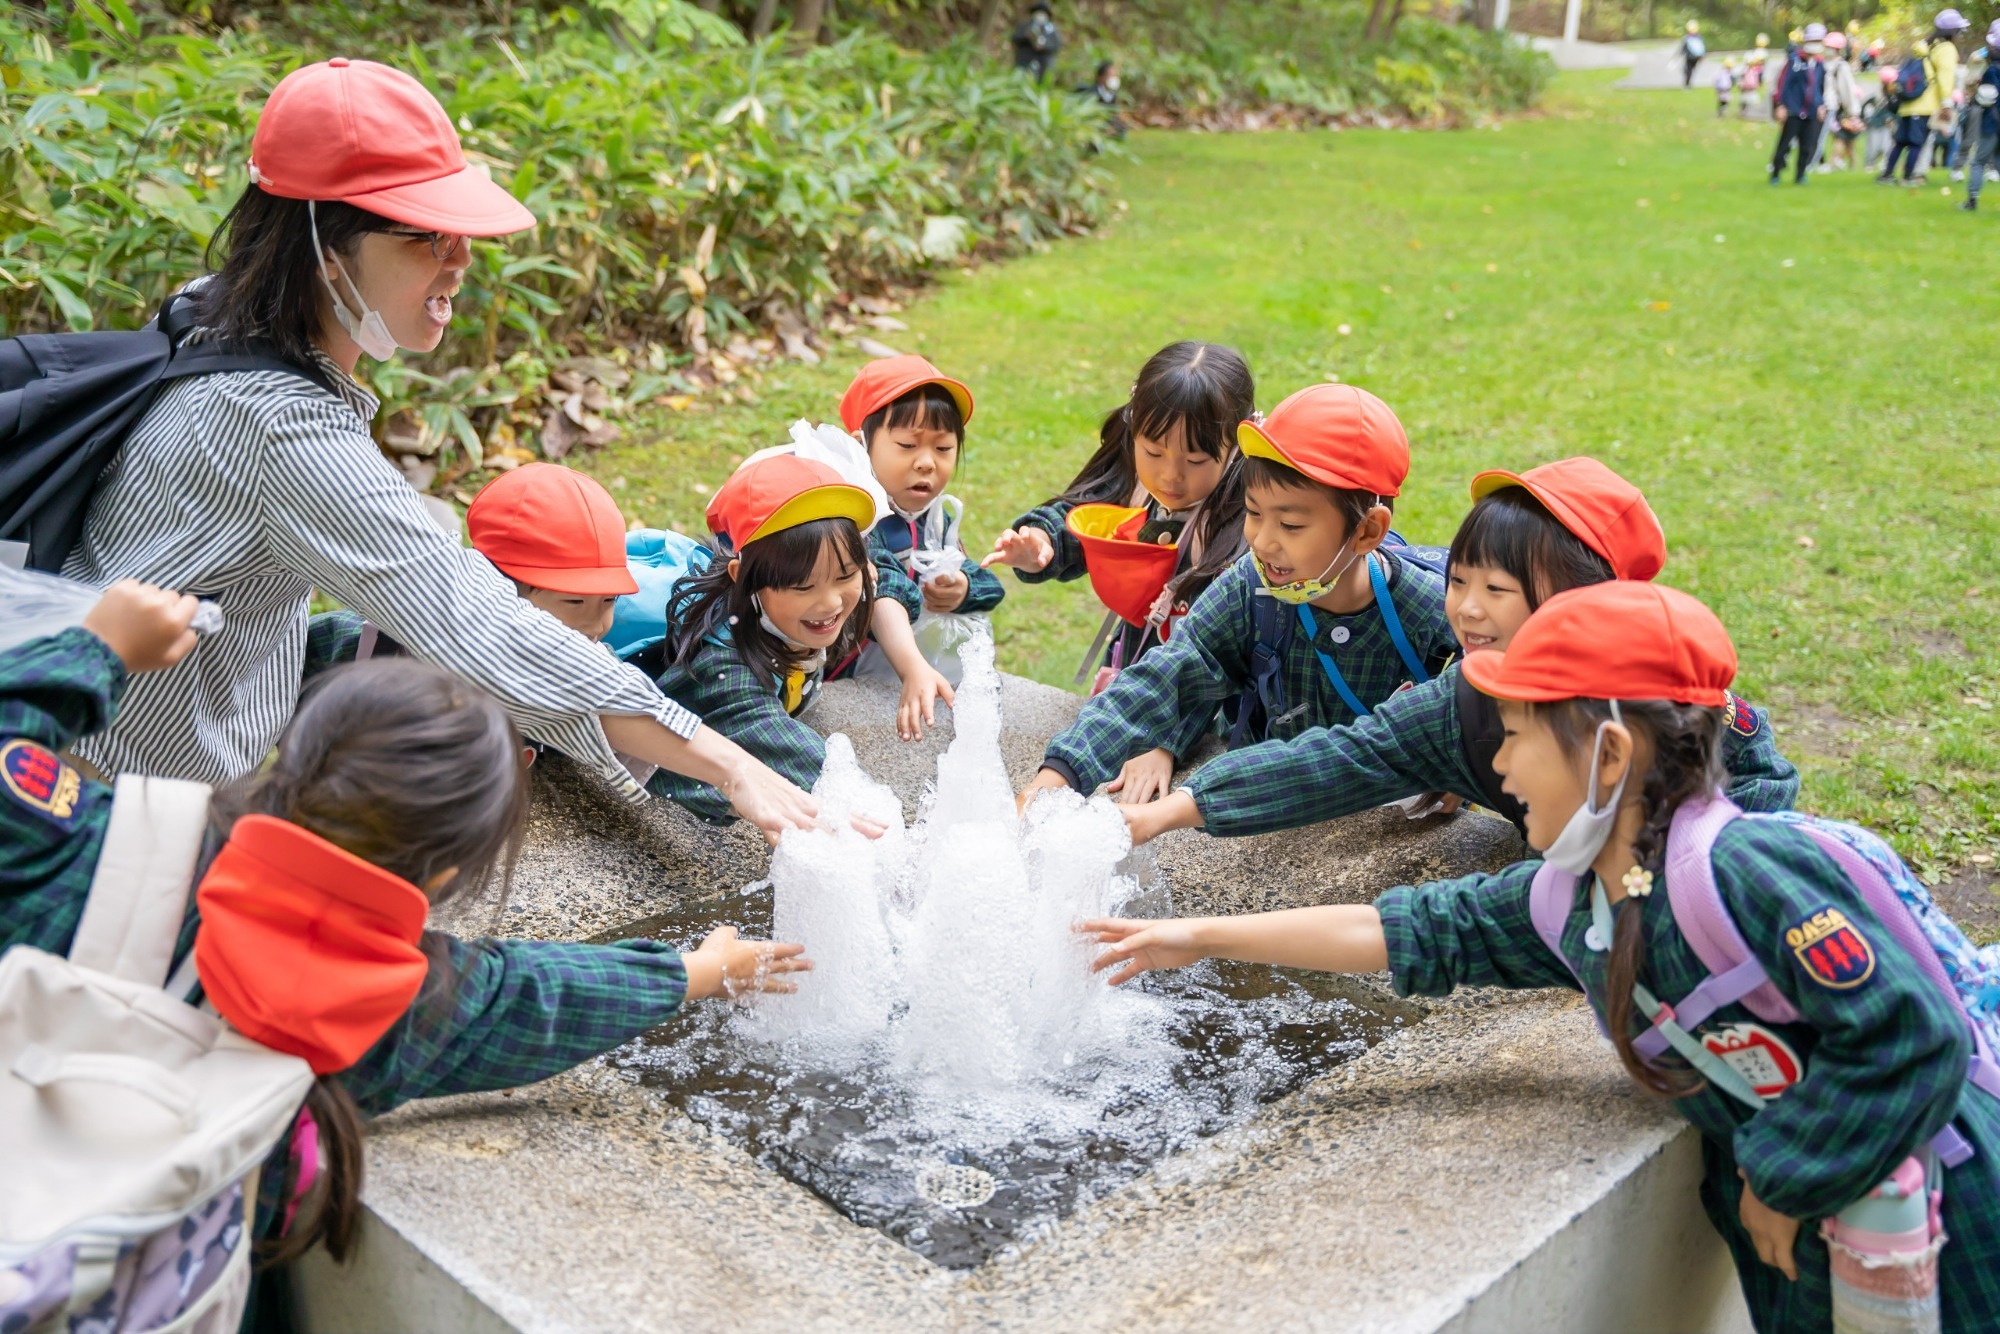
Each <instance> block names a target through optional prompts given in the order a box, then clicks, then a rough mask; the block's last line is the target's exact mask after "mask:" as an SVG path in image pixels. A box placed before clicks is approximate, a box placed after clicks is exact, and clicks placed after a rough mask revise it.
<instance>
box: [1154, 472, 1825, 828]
mask: <svg viewBox="0 0 2000 1334" xmlns="http://www.w3.org/2000/svg"><path fill="white" fill-rule="evenodd" d="M1472 498H1473V506H1472V511H1471V512H1470V513H1469V514H1467V515H1466V516H1465V522H1463V523H1462V524H1460V525H1459V528H1458V534H1457V536H1456V537H1454V538H1453V539H1452V543H1451V552H1450V558H1449V565H1448V567H1447V573H1446V578H1445V599H1444V605H1445V615H1446V617H1447V618H1449V620H1450V621H1451V628H1452V632H1453V633H1454V634H1455V635H1457V637H1458V642H1459V645H1460V647H1461V648H1463V649H1464V650H1465V651H1466V652H1474V651H1477V650H1480V649H1505V648H1506V647H1507V645H1508V644H1509V643H1510V642H1511V641H1512V640H1513V637H1514V634H1515V632H1516V631H1517V630H1519V629H1520V627H1521V624H1522V622H1524V621H1526V620H1527V619H1528V616H1529V614H1530V613H1532V612H1533V611H1534V610H1535V608H1537V607H1539V606H1541V605H1542V604H1543V603H1544V602H1546V601H1548V600H1549V599H1550V598H1552V597H1554V596H1555V595H1556V594H1558V593H1563V592H1567V591H1568V590H1570V589H1572V588H1581V587H1583V586H1585V585H1588V584H1595V583H1602V582H1604V581H1606V580H1609V579H1636V580H1641V581H1643V580H1648V579H1651V578H1652V577H1653V576H1654V575H1656V574H1658V573H1659V571H1660V567H1661V566H1662V565H1664V564H1665V563H1666V558H1667V546H1666V536H1665V534H1664V533H1663V532H1661V530H1660V521H1659V519H1658V518H1657V517H1655V515H1654V514H1653V509H1652V506H1650V505H1648V504H1647V503H1646V498H1645V496H1643V495H1641V494H1640V492H1639V488H1638V487H1636V486H1633V485H1632V484H1631V483H1630V482H1628V481H1626V480H1625V479H1624V478H1623V477H1620V476H1619V475H1618V474H1617V473H1615V472H1613V471H1611V469H1609V468H1607V467H1605V466H1604V465H1603V464H1602V463H1599V462H1598V461H1597V460H1596V459H1588V458H1574V459H1563V460H1562V461H1560V462H1557V463H1545V464H1542V465H1541V466H1540V467H1537V468H1530V469H1528V470H1527V471H1526V472H1522V473H1512V472H1507V471H1504V470H1499V469H1496V470H1493V471H1490V472H1482V473H1480V474H1479V475H1478V476H1477V477H1474V478H1473V479H1472ZM1725 713H1726V715H1727V718H1728V724H1729V725H1728V727H1727V728H1726V729H1725V730H1724V732H1723V735H1722V759H1723V764H1724V767H1725V768H1726V769H1727V770H1728V771H1729V789H1728V790H1729V796H1730V799H1731V800H1732V801H1734V802H1736V803H1737V804H1738V805H1739V806H1741V807H1743V809H1745V810H1751V811H1781V810H1788V809H1790V807H1791V804H1792V801H1793V800H1794V799H1795V798H1796V797H1797V796H1798V791H1799V775H1798V770H1796V769H1794V768H1793V767H1792V765H1791V764H1790V763H1789V762H1788V761H1787V760H1786V759H1785V757H1784V756H1782V755H1780V754H1779V753H1778V748H1777V742H1776V739H1775V737H1774V735H1773V733H1772V729H1771V726H1770V724H1769V722H1767V721H1766V719H1765V716H1764V713H1763V711H1762V710H1761V709H1756V708H1753V707H1751V706H1750V705H1749V704H1747V703H1745V702H1744V701H1743V700H1741V699H1738V698H1737V697H1736V696H1734V695H1731V696H1730V697H1729V701H1728V704H1727V706H1726V708H1725ZM1501 740H1502V729H1501V726H1500V712H1499V708H1498V706H1497V705H1496V704H1495V703H1494V701H1493V699H1492V697H1491V696H1488V695H1485V694H1482V693H1481V692H1480V691H1478V690H1477V689H1475V688H1474V687H1473V685H1472V683H1471V682H1470V681H1469V680H1467V679H1466V677H1465V675H1464V673H1463V672H1462V671H1460V670H1459V669H1458V667H1457V666H1456V665H1454V666H1451V667H1447V668H1446V669H1445V670H1444V671H1443V672H1441V673H1439V674H1438V675H1437V676H1436V677H1435V678H1434V679H1432V680H1431V681H1429V682H1427V683H1425V684H1423V685H1420V686H1417V687H1415V688H1413V689H1410V690H1404V691H1399V692H1397V693H1396V694H1395V695H1392V696H1390V697H1389V698H1388V699H1387V700H1384V701H1383V702H1382V704H1381V706H1380V707H1379V708H1377V709H1375V711H1374V712H1372V713H1370V714H1369V715H1368V716H1367V717H1365V718H1361V719H1357V720H1356V721H1354V722H1352V723H1348V724H1346V725H1344V726H1340V727H1315V728H1310V729H1308V730H1307V731H1305V732H1302V733H1300V734H1299V735H1298V736H1296V737H1293V738H1292V739H1290V740H1287V741H1266V742H1263V743H1261V744H1259V745H1254V746H1246V747H1243V748H1241V749H1238V750H1232V751H1230V752H1229V753H1228V754H1227V755H1221V756H1217V757H1216V758H1215V759H1213V760H1211V761H1210V762H1209V763H1207V764H1205V765H1203V766H1202V767H1201V768H1200V769H1198V770H1196V771H1195V773H1194V774H1193V775H1192V776H1191V777H1190V778H1189V779H1188V781H1187V783H1186V785H1185V786H1183V787H1181V788H1180V789H1178V790H1177V791H1175V792H1174V793H1172V794H1171V795H1169V796H1167V797H1164V798H1163V799H1162V800H1160V801H1158V802H1155V803H1152V804H1150V805H1145V806H1127V807H1125V808H1124V810H1125V818H1126V819H1127V821H1129V822H1130V824H1131V826H1132V837H1133V841H1134V842H1138V843H1143V842H1146V841H1147V840H1148V839H1151V838H1154V837H1156V836H1158V835H1159V834H1161V833H1164V832H1165V831H1166V830H1169V829H1186V828H1204V829H1206V830H1207V831H1208V832H1209V833H1211V834H1214V835H1217V836H1219V837H1225V838H1227V837H1235V836H1238V835H1243V834H1261V833H1267V832H1269V831H1271V830H1274V829H1296V828H1298V827H1299V826H1301V825H1307V824H1313V823H1316V822H1318V821H1321V820H1332V819H1337V818H1338V817H1340V816H1343V815H1352V814H1353V813H1355V812H1356V811H1362V810H1367V809H1369V808H1370V807H1374V806H1379V805H1381V804H1383V803H1384V802H1391V801H1401V800H1405V799H1408V798H1414V797H1420V796H1422V795H1423V794H1425V793H1431V794H1452V795H1450V796H1447V797H1446V798H1445V800H1444V803H1443V804H1444V805H1445V806H1446V807H1447V808H1455V807H1456V805H1457V803H1458V802H1459V801H1460V800H1461V799H1470V800H1473V801H1477V802H1478V803H1479V804H1481V805H1482V806H1484V807H1486V808H1487V809H1488V810H1490V811H1492V812H1494V813H1495V814H1497V815H1502V816H1505V817H1506V818H1507V819H1509V820H1512V821H1513V822H1514V823H1515V825H1516V826H1517V827H1520V828H1521V829H1522V831H1523V832H1524V833H1525V832H1526V828H1525V825H1524V824H1523V815H1524V812H1523V811H1522V808H1521V804H1520V803H1519V802H1518V801H1516V800H1514V798H1513V797H1512V796H1510V795H1508V793H1507V792H1506V791H1505V790H1503V788H1502V787H1501V783H1500V776H1499V774H1497V773H1496V772H1495V771H1494V769H1493V756H1494V754H1495V753H1496V752H1497V751H1498V750H1499V749H1500V743H1501ZM1425 805H1426V806H1433V807H1434V805H1435V803H1425Z"/></svg>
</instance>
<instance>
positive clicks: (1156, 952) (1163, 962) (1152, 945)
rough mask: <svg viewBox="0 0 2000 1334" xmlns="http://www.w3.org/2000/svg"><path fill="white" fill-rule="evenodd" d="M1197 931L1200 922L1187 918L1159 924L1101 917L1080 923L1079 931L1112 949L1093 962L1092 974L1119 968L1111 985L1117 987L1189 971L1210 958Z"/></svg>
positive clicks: (1165, 920)
mask: <svg viewBox="0 0 2000 1334" xmlns="http://www.w3.org/2000/svg"><path fill="white" fill-rule="evenodd" d="M1195 928H1196V920H1195V919H1191V918H1186V917H1169V918H1166V919H1164V920H1162V921H1155V922H1145V921H1132V920H1130V919H1129V918H1123V917H1099V918H1093V919H1092V920H1090V921H1088V922H1081V923H1079V924H1078V925H1077V928H1076V930H1077V933H1078V934H1079V935H1085V936H1089V937H1091V938H1092V939H1093V940H1095V941H1096V942H1097V943H1098V944H1100V945H1108V946H1110V947H1111V948H1109V949H1107V950H1105V951H1104V953H1102V954H1100V955H1098V956H1097V958H1096V959H1095V960H1094V961H1092V963H1091V965H1090V971H1091V972H1093V973H1101V972H1103V971H1104V970H1105V969H1107V968H1116V969H1117V970H1118V971H1117V972H1115V973H1113V974H1112V975H1111V985H1112V986H1114V987H1115V986H1119V985H1121V984H1123V983H1126V982H1130V981H1131V980H1132V979H1133V978H1135V977H1137V976H1138V975H1139V974H1141V973H1148V972H1154V971H1156V970H1158V969H1161V968H1185V967H1187V966H1188V965H1189V964H1191V963H1195V962H1197V961H1199V960H1201V959H1205V958H1207V957H1208V953H1207V951H1206V950H1204V949H1202V948H1201V946H1200V944H1199V943H1198V942H1197V940H1196V934H1197V933H1196V929H1195Z"/></svg>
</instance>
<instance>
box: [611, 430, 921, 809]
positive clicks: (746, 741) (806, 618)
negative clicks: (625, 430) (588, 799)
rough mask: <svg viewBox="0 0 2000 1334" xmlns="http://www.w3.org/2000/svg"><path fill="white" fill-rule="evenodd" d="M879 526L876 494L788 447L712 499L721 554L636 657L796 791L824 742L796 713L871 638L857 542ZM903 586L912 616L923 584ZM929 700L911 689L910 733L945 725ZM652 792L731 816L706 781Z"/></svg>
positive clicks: (668, 783)
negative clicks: (663, 631)
mask: <svg viewBox="0 0 2000 1334" xmlns="http://www.w3.org/2000/svg"><path fill="white" fill-rule="evenodd" d="M874 520H875V500H874V497H872V496H870V495H869V494H868V492H866V491H864V490H862V489H861V488H860V487H859V486H856V485H854V484H853V483H851V482H848V481H846V480H844V479H843V478H842V477H841V476H840V474H839V473H838V472H836V471H834V469H833V468H832V467H831V466H830V465H828V464H825V463H822V462H819V461H818V460H816V459H807V458H801V457H800V456H798V455H796V454H789V453H783V452H773V453H769V454H765V455H762V456H760V457H756V458H752V459H751V460H750V461H749V462H747V463H745V464H744V465H743V466H742V467H741V468H738V469H737V470H736V471H735V472H734V473H733V474H731V476H730V478H729V480H728V481H726V482H724V483H723V484H722V485H721V487H719V488H718V489H717V490H716V493H715V499H713V500H712V501H710V502H709V506H708V527H709V531H711V532H712V533H714V534H715V549H716V559H715V560H713V561H711V562H710V563H709V565H708V568H707V569H705V570H703V571H701V572H700V573H697V574H691V575H688V576H686V577H685V578H683V579H682V580H681V581H680V582H679V583H678V584H676V585H674V591H673V596H672V599H671V601H670V603H669V606H668V610H667V624H668V627H669V629H668V633H667V638H666V640H665V642H664V643H663V644H662V645H661V646H660V647H659V648H658V649H657V650H656V653H657V655H658V656H657V657H652V656H649V655H646V654H642V655H641V656H640V658H639V661H640V662H641V664H642V665H644V666H646V667H648V668H649V669H650V668H652V667H653V666H655V665H657V666H658V667H659V669H660V678H659V679H660V688H661V689H662V690H665V691H666V692H667V694H668V695H670V696H671V697H673V698H674V699H676V700H679V701H680V702H681V703H683V704H685V705H687V706H688V707H689V708H691V709H698V710H700V711H701V713H702V715H703V716H704V717H706V718H707V719H708V720H709V723H710V724H711V725H712V726H714V727H717V728H720V729H721V730H722V732H723V733H724V734H725V735H726V736H728V737H730V738H731V739H732V740H734V741H735V742H737V743H738V744H740V745H742V746H743V747H744V748H745V749H746V750H748V751H749V752H750V753H751V754H752V755H755V756H756V757H757V758H758V759H759V760H761V761H762V762H763V763H765V764H768V765H770V766H771V768H772V769H773V770H775V771H776V772H778V773H780V774H782V775H783V776H784V777H786V778H787V779H789V780H791V781H792V782H794V783H796V784H798V785H799V786H800V787H811V786H812V785H813V783H815V782H816V781H818V779H819V771H820V766H821V765H823V764H824V763H825V762H826V739H825V738H824V737H822V736H820V734H819V733H818V732H815V731H814V730H813V729H812V728H810V727H808V726H806V724H804V723H802V722H800V721H799V719H798V715H799V714H800V713H802V712H804V710H805V707H806V705H808V704H810V703H811V702H812V700H813V696H814V694H815V693H816V692H817V691H818V690H819V686H820V682H821V681H823V680H824V679H825V677H826V673H827V668H828V665H829V664H831V663H837V662H840V661H842V660H844V659H847V658H850V657H852V656H853V655H854V654H855V653H856V652H857V651H858V650H859V649H860V647H861V644H862V642H863V640H864V639H865V638H866V637H867V633H868V625H869V618H870V610H871V608H872V606H873V605H874V603H875V601H876V597H877V594H876V588H875V567H874V565H873V564H872V563H871V561H870V560H869V556H868V544H867V542H866V540H865V539H863V537H862V536H861V534H862V533H863V531H865V530H866V529H867V527H868V525H869V524H871V523H873V522H874ZM904 590H905V591H904V594H903V595H904V596H905V597H907V598H908V599H909V602H908V603H905V604H904V607H903V610H904V611H906V612H908V613H909V615H910V616H911V617H912V618H914V616H915V615H916V607H915V606H914V605H912V604H914V603H916V600H917V597H918V595H917V593H916V589H915V585H912V584H909V583H908V582H907V581H906V582H905V585H904ZM884 596H889V595H884ZM918 665H919V666H923V665H924V664H922V663H921V661H919V664H918ZM925 670H926V671H928V670H929V668H928V667H925ZM932 675H935V673H932ZM946 689H947V691H948V690H949V687H946ZM931 699H932V697H925V696H922V695H920V694H919V693H915V692H911V691H908V690H906V691H905V692H904V696H903V706H902V709H901V711H900V712H899V714H898V717H897V726H898V728H899V729H900V730H901V731H902V733H903V734H904V735H905V736H908V735H909V734H910V733H911V732H912V731H914V730H915V729H916V728H917V727H918V725H919V723H920V722H921V723H929V722H933V721H935V713H934V709H935V707H936V706H935V705H934V704H933V703H932V702H931ZM947 702H948V696H947ZM648 785H649V786H650V787H651V788H652V790H653V791H654V792H655V793H657V794H658V795H660V796H663V797H670V798H672V799H673V800H674V801H676V802H678V803H680V804H681V805H683V806H685V807H687V808H688V809H689V810H691V811H693V812H694V813H695V814H696V815H698V816H700V817H701V818H702V819H704V820H709V821H713V822H721V821H726V820H727V819H729V802H728V801H727V800H726V799H725V798H724V797H723V795H722V794H721V793H719V792H716V791H714V790H713V789H711V788H708V787H705V786H704V785H702V784H701V783H698V782H695V781H692V780H690V779H688V778H686V777H683V776H681V775H678V774H668V773H661V774H657V775H655V776H654V777H653V778H652V779H651V780H650V781H649V784H648Z"/></svg>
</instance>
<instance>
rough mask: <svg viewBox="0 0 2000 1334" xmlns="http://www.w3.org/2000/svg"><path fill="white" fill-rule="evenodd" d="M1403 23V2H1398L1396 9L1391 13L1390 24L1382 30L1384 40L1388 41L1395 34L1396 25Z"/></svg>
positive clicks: (1401, 0) (1400, 0)
mask: <svg viewBox="0 0 2000 1334" xmlns="http://www.w3.org/2000/svg"><path fill="white" fill-rule="evenodd" d="M1402 21H1403V0H1396V7H1395V8H1394V9H1391V10H1390V11H1389V22H1388V24H1387V25H1386V26H1385V27H1384V28H1383V29H1382V39H1383V40H1384V41H1387V40H1388V39H1389V38H1390V37H1391V36H1393V35H1394V34H1395V31H1396V25H1397V24H1398V23H1401V22H1402Z"/></svg>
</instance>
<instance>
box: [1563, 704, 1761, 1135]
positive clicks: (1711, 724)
mask: <svg viewBox="0 0 2000 1334" xmlns="http://www.w3.org/2000/svg"><path fill="white" fill-rule="evenodd" d="M1529 707H1530V708H1532V709H1533V710H1534V712H1535V713H1536V715H1538V716H1539V717H1541V718H1542V719H1543V720H1544V721H1546V722H1547V724H1548V726H1549V728H1550V730H1551V731H1553V732H1554V733H1555V734H1556V739H1557V740H1559V741H1560V742H1562V744H1563V747H1564V749H1565V750H1567V751H1568V752H1569V753H1570V754H1571V755H1573V756H1576V757H1578V759H1579V760H1580V764H1581V767H1582V769H1583V770H1584V772H1586V773H1587V772H1588V770H1589V763H1590V761H1589V755H1590V748H1591V745H1592V742H1593V740H1594V739H1595V737H1596V735H1597V728H1598V725H1599V724H1600V723H1603V722H1607V721H1609V720H1610V718H1611V705H1610V704H1609V703H1608V702H1607V701H1605V700H1601V699H1571V700H1564V701H1562V702H1560V703H1556V704H1536V705H1531V706H1529ZM1618 710H1619V714H1620V716H1621V718H1622V719H1623V721H1624V723H1625V726H1626V727H1627V728H1629V729H1630V730H1631V732H1632V734H1633V738H1634V740H1635V741H1639V740H1642V739H1643V741H1644V742H1645V743H1647V744H1646V746H1645V747H1644V749H1649V750H1650V751H1651V759H1650V762H1649V763H1648V766H1647V769H1646V772H1645V775H1644V778H1643V780H1642V782H1641V783H1640V785H1639V789H1640V790H1639V801H1640V803H1641V809H1642V810H1643V811H1644V812H1645V823H1644V824H1642V825H1641V826H1640V828H1639V833H1638V836H1637V837H1636V838H1635V839H1633V843H1632V853H1633V856H1634V857H1635V858H1636V860H1637V862H1638V865H1639V867H1640V869H1642V870H1646V871H1651V872H1652V873H1653V874H1654V875H1655V876H1660V875H1661V872H1662V869H1663V867H1664V864H1665V861H1666V855H1667V832H1668V830H1669V829H1670V828H1671V827H1672V825H1673V821H1674V812H1676V811H1678V810H1679V809H1680V808H1681V806H1682V804H1683V803H1685V802H1688V801H1693V800H1699V799H1700V798H1702V797H1705V796H1707V795H1709V794H1710V793H1712V792H1715V791H1718V790H1719V789H1721V788H1722V786H1723V785H1724V783H1725V782H1727V781H1728V772H1727V771H1726V770H1725V769H1724V768H1723V764H1722V730H1723V722H1724V715H1723V711H1722V710H1721V709H1720V708H1714V707H1710V706H1707V705H1701V704H1680V703H1676V702H1674V701H1673V700H1665V699H1641V700H1620V701H1618ZM1630 787H1631V784H1630V783H1628V784H1627V789H1628V790H1629V789H1630ZM1639 917H1640V914H1639V899H1638V898H1637V897H1636V896H1633V895H1627V896H1626V897H1625V899H1624V900H1623V901H1622V902H1620V903H1619V905H1618V908H1617V911H1616V913H1615V924H1614V926H1613V930H1612V938H1611V957H1610V959H1609V960H1608V961H1607V964H1606V967H1605V973H1604V992H1605V995H1604V1026H1605V1027H1606V1028H1608V1029H1610V1030H1611V1041H1612V1045H1614V1046H1615V1047H1616V1048H1617V1049H1618V1059H1619V1060H1620V1061H1621V1062H1623V1063H1624V1066H1625V1072H1626V1073H1627V1074H1629V1075H1631V1076H1632V1078H1633V1080H1634V1081H1636V1082H1637V1083H1638V1085H1639V1087H1641V1088H1643V1089H1645V1090H1646V1091H1647V1092H1649V1093H1655V1094H1658V1095H1659V1096H1661V1097H1664V1098H1682V1097H1686V1096H1687V1095H1688V1094H1690V1093H1695V1092H1699V1091H1700V1089H1701V1088H1702V1085H1703V1083H1704V1081H1703V1080H1702V1079H1701V1078H1700V1077H1699V1076H1697V1075H1695V1074H1694V1073H1693V1072H1692V1071H1689V1070H1686V1069H1683V1068H1679V1067H1669V1068H1664V1069H1663V1068H1660V1067H1656V1066H1652V1065H1649V1064H1647V1063H1646V1062H1645V1061H1644V1060H1643V1059H1641V1058H1640V1056H1639V1054H1638V1053H1637V1052H1635V1051H1634V1050H1633V1049H1632V987H1633V984H1634V983H1636V982H1638V980H1639V975H1640V974H1641V973H1642V972H1643V971H1644V970H1645V966H1646V940H1645V932H1644V927H1643V925H1642V924H1641V922H1640V920H1639Z"/></svg>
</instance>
